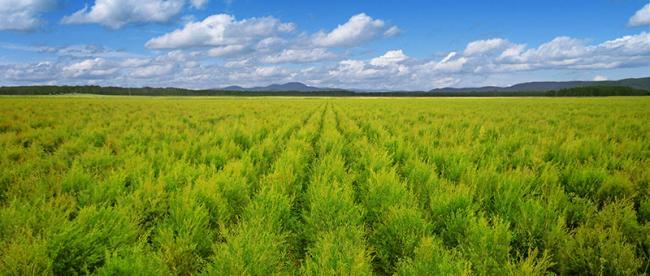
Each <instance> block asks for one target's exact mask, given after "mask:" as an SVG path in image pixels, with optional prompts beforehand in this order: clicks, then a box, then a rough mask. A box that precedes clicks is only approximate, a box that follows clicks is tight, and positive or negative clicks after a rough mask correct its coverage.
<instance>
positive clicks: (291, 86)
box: [218, 82, 345, 92]
mask: <svg viewBox="0 0 650 276" xmlns="http://www.w3.org/2000/svg"><path fill="white" fill-rule="evenodd" d="M218 90H224V91H252V92H280V91H296V92H320V91H345V89H338V88H322V87H314V86H309V85H306V84H304V83H300V82H288V83H285V84H271V85H269V86H262V87H250V88H246V87H241V86H227V87H224V88H221V89H218Z"/></svg>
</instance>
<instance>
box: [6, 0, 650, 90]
mask: <svg viewBox="0 0 650 276" xmlns="http://www.w3.org/2000/svg"><path fill="white" fill-rule="evenodd" d="M630 77H650V2H649V1H648V0H591V1H584V0H557V1H556V0H548V1H520V0H510V1H504V0H492V1H479V0H476V1H460V0H444V1H434V0H432V1H412V0H400V1H393V0H385V1H381V0H374V1H373V0H357V1H349V0H347V1H344V0H328V1H317V0H313V1H298V0H293V1H291V0H274V1H268V0H139V1H132V0H85V1H84V0H75V1H73V0H0V86H13V85H45V84H47V85H102V86H122V87H142V86H151V87H182V88H191V89H206V88H220V87H225V86H230V85H239V86H244V87H252V86H264V85H269V84H273V83H285V82H303V83H305V84H308V85H313V86H318V87H336V88H348V89H368V90H430V89H433V88H441V87H475V86H488V85H496V86H508V85H513V84H516V83H521V82H527V81H567V80H615V79H623V78H630Z"/></svg>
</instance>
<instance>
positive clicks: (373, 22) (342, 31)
mask: <svg viewBox="0 0 650 276" xmlns="http://www.w3.org/2000/svg"><path fill="white" fill-rule="evenodd" d="M399 32H400V31H399V29H398V28H397V27H395V26H390V27H388V26H387V24H386V23H385V22H384V21H383V20H380V19H373V18H372V17H370V16H368V15H366V14H365V13H360V14H357V15H354V16H352V17H351V18H350V19H349V20H348V22H346V23H344V24H342V25H339V26H338V27H336V28H335V29H334V30H332V31H331V32H323V31H321V32H318V33H316V34H315V35H314V38H313V42H314V44H315V45H318V46H321V47H354V46H358V45H360V44H362V43H364V42H367V41H369V40H372V39H375V38H377V37H379V36H382V35H385V36H394V35H397V34H398V33H399Z"/></svg>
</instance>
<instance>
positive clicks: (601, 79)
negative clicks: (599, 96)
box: [594, 75, 608, 81]
mask: <svg viewBox="0 0 650 276" xmlns="http://www.w3.org/2000/svg"><path fill="white" fill-rule="evenodd" d="M606 80H608V79H607V77H605V76H603V75H596V76H595V77H594V81H606Z"/></svg>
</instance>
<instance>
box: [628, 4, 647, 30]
mask: <svg viewBox="0 0 650 276" xmlns="http://www.w3.org/2000/svg"><path fill="white" fill-rule="evenodd" d="M628 24H629V25H630V26H633V27H638V26H643V25H650V3H648V4H646V5H645V6H643V8H641V9H640V10H638V11H637V12H636V13H635V14H634V15H633V16H632V17H631V18H630V20H629V21H628Z"/></svg>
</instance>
